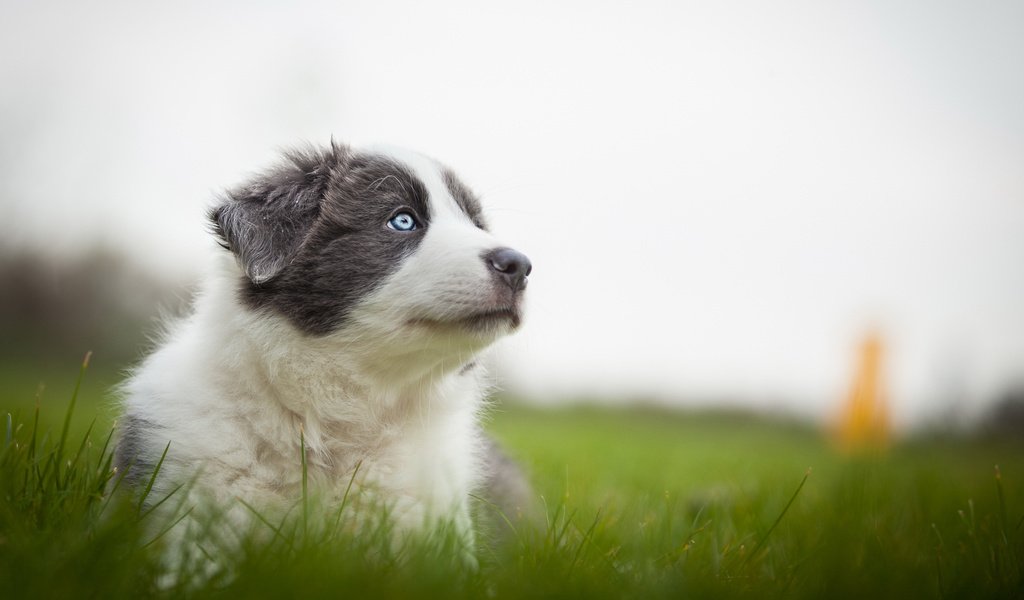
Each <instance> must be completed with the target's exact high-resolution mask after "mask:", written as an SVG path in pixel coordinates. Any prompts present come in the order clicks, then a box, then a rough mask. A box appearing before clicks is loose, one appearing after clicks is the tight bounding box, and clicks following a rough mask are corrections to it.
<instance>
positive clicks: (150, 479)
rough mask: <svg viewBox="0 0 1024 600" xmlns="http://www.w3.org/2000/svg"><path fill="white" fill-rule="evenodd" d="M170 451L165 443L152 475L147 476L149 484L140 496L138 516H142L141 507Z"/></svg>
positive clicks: (169, 444) (169, 447)
mask: <svg viewBox="0 0 1024 600" xmlns="http://www.w3.org/2000/svg"><path fill="white" fill-rule="evenodd" d="M170 449H171V443H170V442H167V445H166V446H164V452H163V454H161V455H160V460H159V461H157V463H156V467H154V468H153V473H152V474H150V476H149V482H147V483H146V490H145V491H144V492H142V496H141V497H140V498H139V510H138V512H139V514H142V506H143V505H144V504H145V503H146V498H147V497H148V496H149V493H150V492H151V491H153V484H154V483H156V476H157V474H158V473H159V472H160V467H161V466H163V464H164V459H165V458H167V451H168V450H170ZM129 468H131V467H129ZM127 470H128V469H125V471H126V472H127Z"/></svg>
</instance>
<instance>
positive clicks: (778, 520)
mask: <svg viewBox="0 0 1024 600" xmlns="http://www.w3.org/2000/svg"><path fill="white" fill-rule="evenodd" d="M810 476H811V470H810V469H807V472H806V473H804V478H803V479H801V480H800V485H798V486H796V491H794V492H793V495H792V496H790V498H789V502H787V503H786V506H785V507H784V508H783V509H782V512H781V513H779V516H778V517H776V518H775V522H774V523H772V526H771V527H769V528H768V531H767V532H765V534H764V537H762V538H761V539H760V540H758V542H757V544H755V545H754V549H753V550H751V551H750V554H748V555H747V556H746V558H744V559H743V562H742V563H740V568H743V567H744V566H746V564H747V563H748V562H750V559H752V558H754V556H755V555H757V553H758V552H759V551H760V550H761V547H762V546H764V543H765V542H766V541H768V538H769V537H770V536H771V534H772V532H773V531H775V528H776V527H778V526H779V523H781V522H782V518H783V517H785V516H786V513H787V512H788V511H789V507H790V506H793V502H795V501H796V497H797V496H799V495H800V490H802V489H804V484H805V483H807V478H808V477H810Z"/></svg>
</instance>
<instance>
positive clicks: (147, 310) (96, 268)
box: [0, 248, 189, 367]
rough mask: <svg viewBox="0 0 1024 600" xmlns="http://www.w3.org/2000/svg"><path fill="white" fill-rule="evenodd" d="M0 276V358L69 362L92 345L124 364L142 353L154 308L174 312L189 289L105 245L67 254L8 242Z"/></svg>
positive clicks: (101, 355)
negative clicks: (12, 246)
mask: <svg viewBox="0 0 1024 600" xmlns="http://www.w3.org/2000/svg"><path fill="white" fill-rule="evenodd" d="M0 281H2V282H3V285H0V331H2V332H3V343H2V344H0V359H2V360H3V361H4V362H5V363H6V364H26V363H31V364H35V365H59V364H68V363H69V361H71V362H70V364H75V363H76V362H77V361H79V360H81V357H82V356H83V355H84V354H85V353H86V352H88V351H92V352H93V354H94V356H95V357H96V358H98V359H101V360H102V362H103V363H105V364H107V365H111V366H114V365H116V366H117V367H123V366H125V365H127V364H130V363H131V362H133V361H135V360H136V359H137V358H138V357H139V356H140V355H141V354H142V353H143V352H144V350H145V349H146V347H147V345H148V342H147V336H148V335H150V334H152V333H153V332H155V331H156V330H157V329H158V323H157V319H158V318H159V317H160V315H162V314H178V313H180V312H181V310H182V309H183V308H184V307H185V305H186V304H187V299H188V295H189V289H188V288H189V282H168V281H166V280H165V279H162V278H161V277H160V275H159V274H153V273H150V272H147V270H146V269H145V268H143V267H141V266H139V265H136V264H134V263H132V262H130V261H129V260H126V259H125V257H123V256H122V255H118V254H117V253H115V252H113V251H110V250H106V249H103V248H93V249H91V250H88V251H84V252H82V253H81V254H79V255H78V256H76V257H73V258H71V259H65V258H55V257H51V256H48V255H45V254H43V253H41V252H39V251H36V250H26V249H17V250H10V249H6V250H4V251H2V252H0Z"/></svg>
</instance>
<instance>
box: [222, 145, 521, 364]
mask: <svg viewBox="0 0 1024 600" xmlns="http://www.w3.org/2000/svg"><path fill="white" fill-rule="evenodd" d="M211 219H212V221H213V226H214V230H215V233H216V234H217V236H218V237H219V238H220V241H221V244H222V245H223V246H224V247H225V248H227V249H228V250H230V251H231V252H232V253H234V255H235V257H236V259H237V262H238V265H239V266H240V267H241V270H242V271H243V272H244V277H243V278H242V280H241V286H240V288H239V289H240V294H239V298H240V299H241V301H242V303H243V304H245V305H246V307H247V308H248V309H249V310H253V311H257V312H263V311H269V312H271V313H274V314H276V315H278V316H280V317H283V318H285V319H287V320H288V321H289V322H290V323H291V324H292V325H294V326H295V327H296V328H298V329H299V330H300V331H302V332H304V333H305V334H307V335H308V336H313V337H316V338H320V339H326V340H329V339H331V338H338V339H344V340H346V343H351V342H352V340H354V339H356V338H358V339H359V340H362V341H371V342H372V344H373V347H374V352H379V353H380V357H379V358H380V359H381V360H386V359H388V358H398V357H401V356H406V355H409V356H414V355H416V356H418V355H419V354H427V355H430V354H432V355H433V360H438V361H447V362H448V363H449V364H450V366H452V367H455V366H457V364H456V363H457V362H459V361H462V360H463V359H465V360H468V359H469V358H470V357H471V356H472V353H473V352H474V351H476V350H479V349H481V348H483V347H484V346H486V345H487V344H489V343H491V342H492V341H493V340H494V339H496V338H497V337H498V336H500V335H503V334H506V333H509V332H511V331H513V330H515V329H516V328H517V327H518V326H519V324H520V320H521V318H522V297H523V291H524V289H525V288H526V283H527V276H528V275H529V274H530V270H531V265H530V261H529V260H528V259H527V258H526V256H524V255H523V254H521V253H519V252H517V251H515V250H513V249H511V248H508V247H506V246H504V245H502V244H501V243H500V242H498V240H496V239H495V238H494V236H493V235H491V233H490V232H489V231H488V228H487V222H486V220H485V219H484V216H483V214H482V212H481V206H480V203H479V201H478V199H477V198H476V196H475V195H474V194H473V193H472V192H471V191H470V190H469V188H468V187H466V186H465V185H464V184H463V183H462V182H460V181H459V179H458V178H457V177H456V176H455V174H454V173H453V172H452V171H451V170H449V169H447V168H446V167H444V166H443V165H441V164H439V163H438V162H436V161H434V160H432V159H429V158H427V157H424V156H421V155H419V154H416V153H412V152H407V151H397V150H372V151H357V150H353V149H351V148H349V147H346V146H341V145H337V144H333V143H332V144H331V146H330V147H329V148H325V149H315V148H310V149H306V150H302V151H293V152H290V153H288V154H287V155H286V157H285V160H284V161H283V162H282V163H281V164H278V165H277V166H275V167H273V168H272V169H270V170H268V171H266V172H264V173H263V174H261V175H259V176H257V177H255V178H254V179H253V180H251V181H250V182H248V183H247V184H244V185H242V186H240V187H238V188H236V189H235V190H233V191H231V192H229V193H228V194H227V197H226V198H225V199H224V201H223V202H222V203H221V204H220V205H219V206H217V207H216V208H214V209H213V211H212V213H211ZM364 350H365V349H364ZM418 360H425V359H423V358H422V357H420V358H418ZM428 362H429V361H428Z"/></svg>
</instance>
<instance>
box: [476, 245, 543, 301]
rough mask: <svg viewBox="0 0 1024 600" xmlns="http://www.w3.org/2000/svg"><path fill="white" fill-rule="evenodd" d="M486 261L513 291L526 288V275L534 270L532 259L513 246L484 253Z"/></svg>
mask: <svg viewBox="0 0 1024 600" xmlns="http://www.w3.org/2000/svg"><path fill="white" fill-rule="evenodd" d="M484 262H485V263H487V266H488V267H490V268H491V269H492V270H493V271H494V272H495V274H497V275H498V277H499V278H501V279H502V280H503V281H504V282H505V283H507V284H508V285H509V287H511V288H512V291H513V292H518V291H519V290H522V289H525V288H526V276H527V275H529V274H530V271H532V270H533V265H531V264H530V259H528V258H526V255H525V254H523V253H522V252H517V251H515V250H513V249H512V248H497V249H494V250H491V251H490V252H488V253H487V254H485V255H484Z"/></svg>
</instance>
